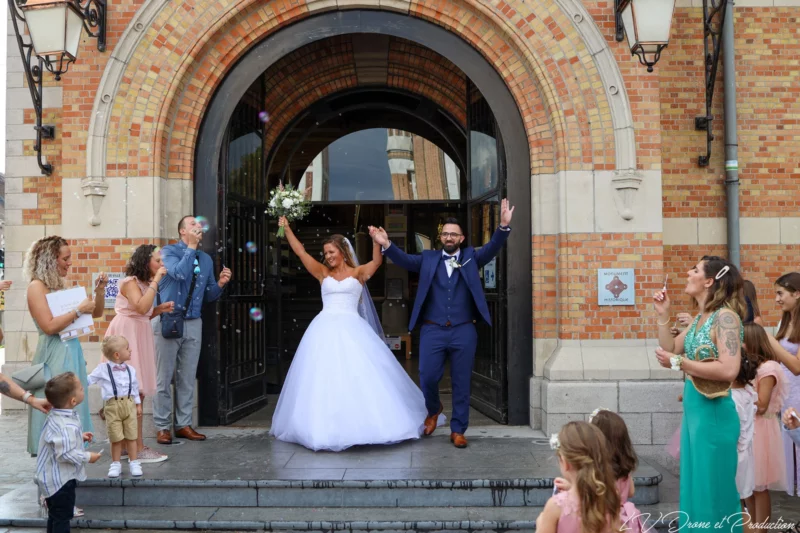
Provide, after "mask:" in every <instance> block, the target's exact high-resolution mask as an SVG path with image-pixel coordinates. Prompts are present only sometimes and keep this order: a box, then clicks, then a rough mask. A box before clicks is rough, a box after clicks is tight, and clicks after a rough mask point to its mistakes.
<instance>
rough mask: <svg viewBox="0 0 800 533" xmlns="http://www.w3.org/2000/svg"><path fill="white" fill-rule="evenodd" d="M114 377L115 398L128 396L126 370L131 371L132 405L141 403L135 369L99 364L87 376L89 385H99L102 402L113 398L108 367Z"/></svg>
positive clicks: (122, 365)
mask: <svg viewBox="0 0 800 533" xmlns="http://www.w3.org/2000/svg"><path fill="white" fill-rule="evenodd" d="M109 366H110V367H111V372H112V374H113V375H114V383H116V385H117V398H125V397H126V396H128V370H130V371H131V398H132V399H133V401H134V403H136V404H140V403H142V399H141V398H139V381H138V380H137V379H136V369H135V368H133V367H132V366H128V365H126V364H125V363H121V364H119V365H118V364H116V363H110V362H109V363H100V364H99V365H97V368H95V369H94V370H93V371H92V373H91V374H89V385H93V384H95V383H99V384H100V391H101V392H102V394H103V401H104V402H106V401H108V400H110V399H111V398H113V397H114V387H112V386H111V379H110V378H109V377H108V367H109Z"/></svg>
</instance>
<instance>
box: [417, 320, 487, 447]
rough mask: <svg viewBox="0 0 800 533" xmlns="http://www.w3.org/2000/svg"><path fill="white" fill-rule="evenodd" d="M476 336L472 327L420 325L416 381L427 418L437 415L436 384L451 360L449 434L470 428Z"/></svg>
mask: <svg viewBox="0 0 800 533" xmlns="http://www.w3.org/2000/svg"><path fill="white" fill-rule="evenodd" d="M477 344H478V332H477V330H476V329H475V324H473V323H472V322H467V323H466V324H459V325H458V326H450V327H446V326H437V325H434V324H423V326H422V333H421V335H420V340H419V381H420V388H421V389H422V394H424V395H425V406H426V407H427V408H428V415H434V414H436V413H437V412H438V411H439V406H440V405H441V401H440V400H439V382H440V381H441V380H442V376H443V375H444V363H445V361H446V360H447V357H450V379H451V380H452V382H453V414H452V416H451V417H450V431H452V432H454V433H464V432H465V431H466V430H467V426H468V425H469V395H470V384H471V382H472V364H473V362H474V361H475V349H476V348H477Z"/></svg>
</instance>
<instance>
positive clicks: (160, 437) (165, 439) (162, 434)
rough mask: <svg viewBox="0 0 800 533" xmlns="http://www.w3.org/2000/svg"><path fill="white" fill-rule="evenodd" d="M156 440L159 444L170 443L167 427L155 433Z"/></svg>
mask: <svg viewBox="0 0 800 533" xmlns="http://www.w3.org/2000/svg"><path fill="white" fill-rule="evenodd" d="M156 442H157V443H159V444H172V435H171V434H170V432H169V430H168V429H162V430H160V431H159V432H158V434H157V435H156Z"/></svg>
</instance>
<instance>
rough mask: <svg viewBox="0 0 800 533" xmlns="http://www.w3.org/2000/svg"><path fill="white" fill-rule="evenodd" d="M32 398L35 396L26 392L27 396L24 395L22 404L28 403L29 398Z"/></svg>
mask: <svg viewBox="0 0 800 533" xmlns="http://www.w3.org/2000/svg"><path fill="white" fill-rule="evenodd" d="M31 396H33V394H31V393H30V392H28V391H25V394H23V395H22V403H28V398H30V397H31Z"/></svg>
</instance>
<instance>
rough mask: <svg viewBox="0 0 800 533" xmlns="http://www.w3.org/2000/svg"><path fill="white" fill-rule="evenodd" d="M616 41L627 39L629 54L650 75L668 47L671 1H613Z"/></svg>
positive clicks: (673, 3)
mask: <svg viewBox="0 0 800 533" xmlns="http://www.w3.org/2000/svg"><path fill="white" fill-rule="evenodd" d="M615 6H616V12H617V16H616V19H617V35H616V37H617V41H622V40H623V39H624V35H627V36H628V46H629V47H630V49H631V54H633V55H635V56H637V57H638V58H639V62H640V63H641V64H642V65H645V66H646V67H647V72H653V65H655V64H656V63H658V60H659V59H660V58H661V51H662V50H663V49H664V48H666V47H667V45H668V44H669V32H670V28H671V27H672V12H673V11H674V10H675V0H615Z"/></svg>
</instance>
